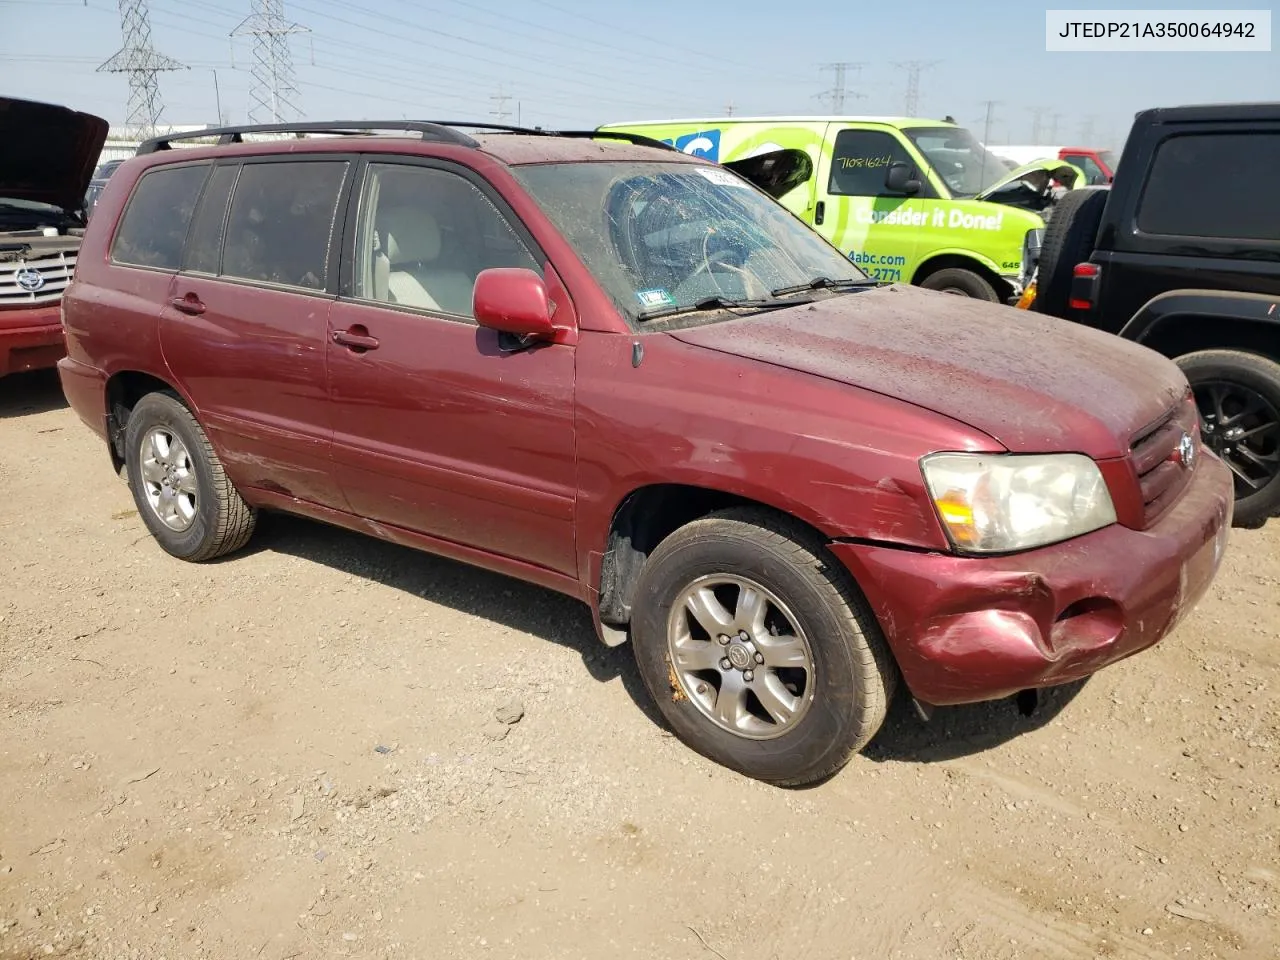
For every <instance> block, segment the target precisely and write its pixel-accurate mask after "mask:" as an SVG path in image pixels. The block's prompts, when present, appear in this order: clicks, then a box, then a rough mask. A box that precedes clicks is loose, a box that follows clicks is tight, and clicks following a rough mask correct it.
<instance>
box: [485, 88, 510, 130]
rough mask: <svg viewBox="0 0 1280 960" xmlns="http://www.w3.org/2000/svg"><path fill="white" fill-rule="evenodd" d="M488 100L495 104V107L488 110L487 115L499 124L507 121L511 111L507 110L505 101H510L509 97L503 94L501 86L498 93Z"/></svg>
mask: <svg viewBox="0 0 1280 960" xmlns="http://www.w3.org/2000/svg"><path fill="white" fill-rule="evenodd" d="M489 99H490V100H492V101H493V102H494V103H495V104H497V106H495V107H494V108H493V109H492V110H490V111H489V113H490V114H491V115H492V116H494V117H496V118H497V119H498V122H499V123H502V122H503V121H504V120H506V119H507V117H509V116H511V111H510V110H508V109H507V101H508V100H510V99H511V95H510V94H508V93H503V92H502V86H501V85H499V86H498V92H497V93H495V94H494V95H493V96H491V97H490V98H489Z"/></svg>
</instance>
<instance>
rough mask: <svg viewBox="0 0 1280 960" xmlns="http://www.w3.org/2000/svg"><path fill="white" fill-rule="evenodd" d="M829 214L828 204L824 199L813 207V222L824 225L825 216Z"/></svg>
mask: <svg viewBox="0 0 1280 960" xmlns="http://www.w3.org/2000/svg"><path fill="white" fill-rule="evenodd" d="M826 215H827V205H826V203H825V202H823V201H822V200H819V201H818V205H817V206H816V207H814V208H813V222H814V223H816V224H818V225H819V226H821V225H822V220H823V218H824V217H825V216H826Z"/></svg>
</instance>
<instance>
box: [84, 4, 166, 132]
mask: <svg viewBox="0 0 1280 960" xmlns="http://www.w3.org/2000/svg"><path fill="white" fill-rule="evenodd" d="M120 36H121V40H122V41H123V43H124V46H122V47H121V48H120V49H119V50H118V51H117V52H116V53H115V55H114V56H112V57H111V58H110V59H109V60H107V61H106V63H103V64H101V65H100V66H99V67H98V72H105V73H127V74H128V75H129V112H128V115H127V119H126V122H127V123H128V124H129V126H131V127H135V128H136V129H137V130H138V135H139V136H142V137H147V136H150V135H152V134H153V133H154V132H155V129H156V125H157V124H158V123H159V122H160V115H161V114H162V113H163V112H164V101H162V100H161V99H160V81H159V79H158V77H159V74H160V73H162V72H164V71H167V70H185V69H187V68H186V66H185V65H184V64H182V63H179V62H178V61H177V60H174V59H173V58H172V57H166V56H165V55H164V54H162V53H160V52H159V51H157V50H156V49H155V48H154V47H153V46H151V11H150V9H149V8H148V6H147V0H120Z"/></svg>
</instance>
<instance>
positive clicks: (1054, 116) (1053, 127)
mask: <svg viewBox="0 0 1280 960" xmlns="http://www.w3.org/2000/svg"><path fill="white" fill-rule="evenodd" d="M1060 120H1062V114H1060V113H1051V114H1049V142H1050V143H1057V142H1058V122H1059V121H1060Z"/></svg>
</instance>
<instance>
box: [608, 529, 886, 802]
mask: <svg viewBox="0 0 1280 960" xmlns="http://www.w3.org/2000/svg"><path fill="white" fill-rule="evenodd" d="M631 627H632V638H633V644H634V647H635V657H636V663H637V665H638V666H639V669H640V675H641V677H642V678H643V679H644V683H645V686H646V687H647V688H648V690H649V693H650V695H651V696H652V697H653V698H654V701H655V702H656V703H657V706H658V709H659V710H660V711H661V713H662V715H663V717H664V718H665V719H666V721H667V723H668V724H669V725H670V726H671V728H672V730H673V731H674V732H675V733H676V735H677V736H678V737H679V738H680V739H681V740H682V741H683V742H684V743H685V744H687V745H688V746H689V747H691V748H692V749H694V750H696V751H697V752H699V753H701V754H702V755H704V756H706V757H708V758H709V759H711V760H714V761H715V762H717V763H720V764H722V765H724V766H726V767H729V768H730V769H733V770H736V771H738V772H739V773H742V774H745V775H746V776H749V777H753V778H755V779H758V780H763V781H765V782H768V783H774V784H778V785H782V786H798V785H801V784H806V783H811V782H813V781H816V780H821V779H823V778H825V777H828V776H830V775H831V774H833V773H835V772H836V771H838V770H839V769H840V768H841V767H843V766H844V765H845V764H846V763H847V762H848V761H849V758H850V757H851V756H853V754H854V753H856V752H858V751H859V750H861V749H862V748H863V747H864V746H865V745H866V744H867V743H868V742H869V741H870V740H871V738H872V737H873V736H874V735H875V734H876V731H878V730H879V728H880V725H881V724H882V723H883V722H884V717H885V713H886V711H887V709H888V705H889V701H890V700H891V699H892V696H893V692H894V689H895V686H896V682H897V668H896V666H895V664H894V663H893V659H892V656H891V655H890V653H889V650H888V646H887V645H886V643H885V641H884V638H883V635H882V634H881V631H880V627H879V624H878V623H877V622H876V619H875V617H874V615H873V614H872V613H871V611H870V609H869V607H868V606H867V603H866V601H865V600H864V599H863V598H862V596H861V595H860V594H859V593H858V591H857V588H856V586H855V585H854V584H853V583H852V582H851V580H850V579H849V576H848V574H847V573H846V571H845V570H844V569H843V568H841V567H840V566H839V564H838V563H837V561H835V559H834V558H832V557H831V556H830V555H829V554H828V553H827V551H826V550H825V549H824V547H823V545H822V543H821V541H820V539H819V538H817V537H815V536H813V535H811V534H810V533H809V532H808V531H807V530H806V529H805V528H802V527H800V526H799V525H798V524H796V523H794V522H791V521H788V520H786V519H785V518H781V517H778V516H776V515H774V514H771V513H768V512H766V511H762V510H753V509H732V510H725V511H721V512H719V513H716V514H712V515H711V516H709V517H706V518H704V519H701V520H696V521H694V522H693V523H690V524H688V525H687V526H685V527H682V528H681V529H679V530H677V531H676V532H675V533H673V534H671V535H670V536H669V537H667V539H665V540H664V541H662V543H661V544H659V545H658V547H657V548H656V549H655V550H654V551H653V553H652V555H651V556H650V557H649V559H648V561H647V562H646V564H645V567H644V569H643V571H642V572H641V575H640V581H639V583H638V584H637V591H636V602H635V605H634V613H633V614H632V621H631Z"/></svg>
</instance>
